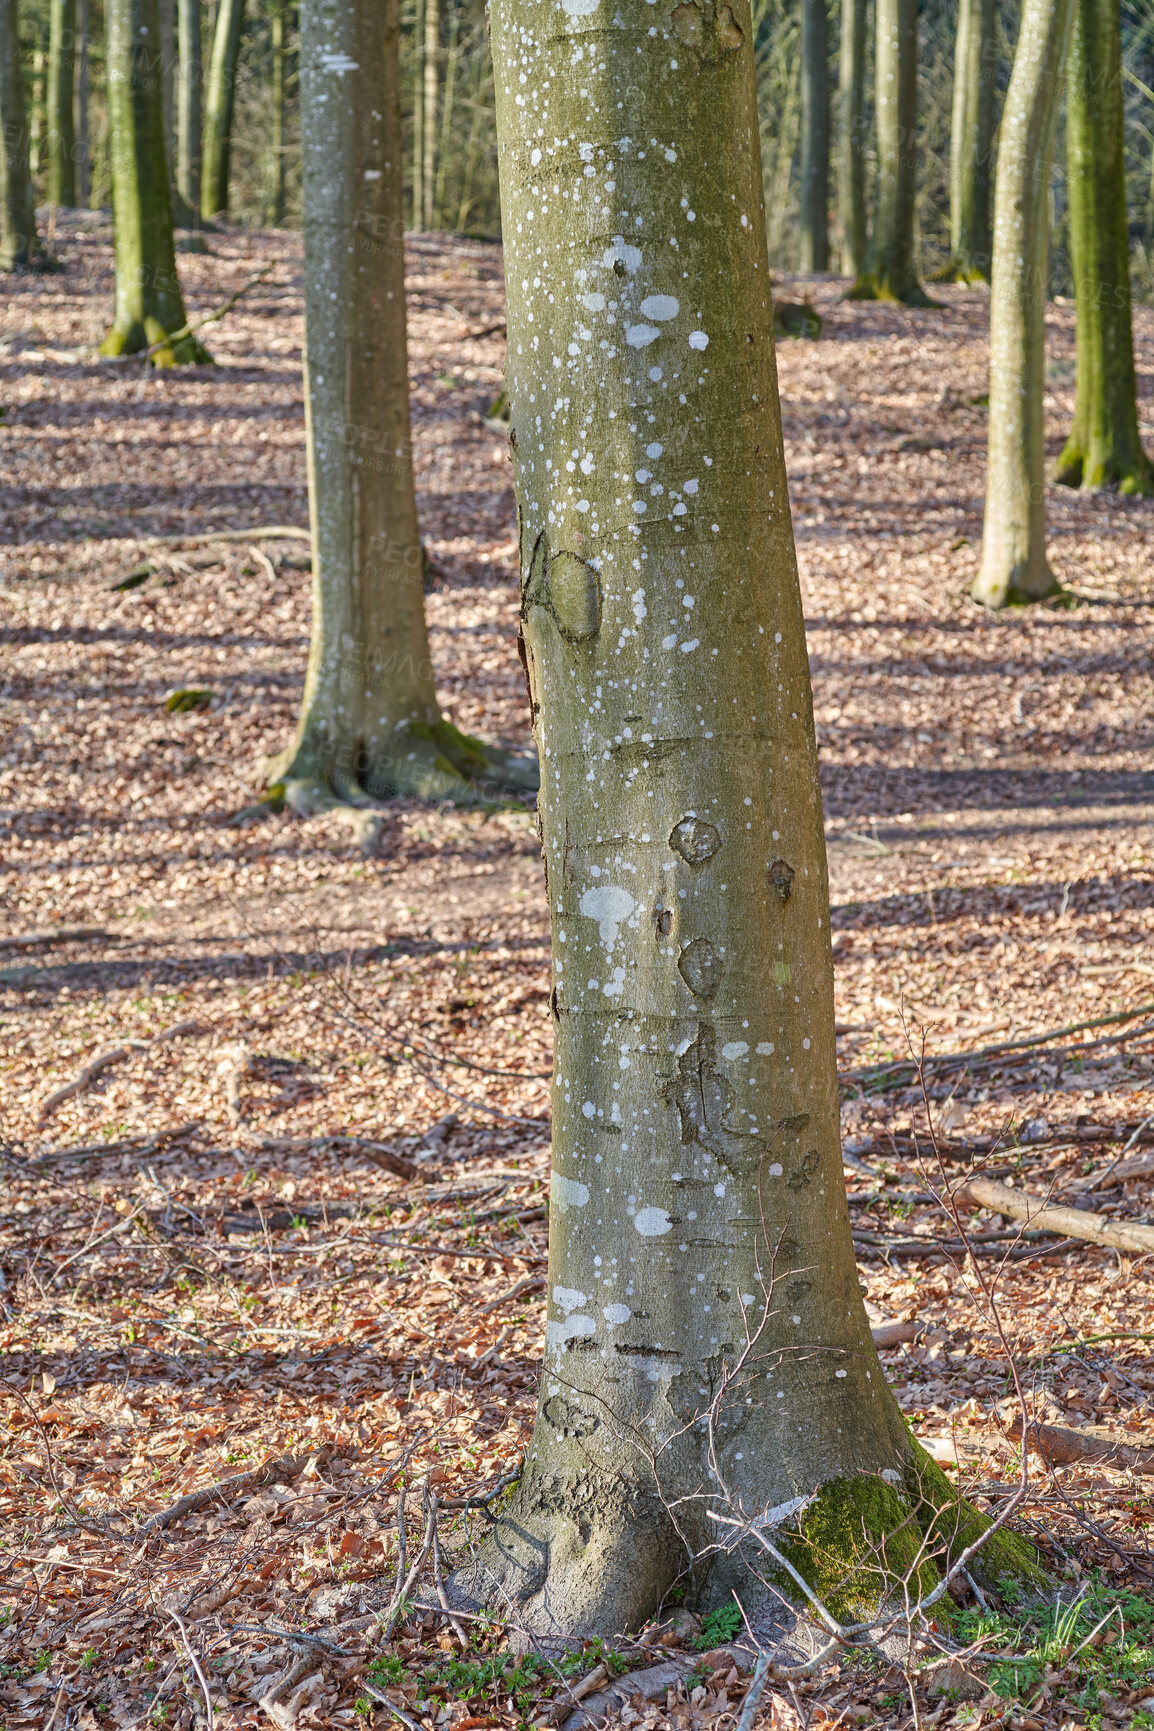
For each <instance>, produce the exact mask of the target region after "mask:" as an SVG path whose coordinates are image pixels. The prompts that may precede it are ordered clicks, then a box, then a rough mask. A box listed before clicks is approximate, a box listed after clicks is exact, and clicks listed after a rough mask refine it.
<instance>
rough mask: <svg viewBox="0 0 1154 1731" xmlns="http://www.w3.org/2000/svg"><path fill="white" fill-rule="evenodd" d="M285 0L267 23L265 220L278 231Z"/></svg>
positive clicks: (281, 205)
mask: <svg viewBox="0 0 1154 1731" xmlns="http://www.w3.org/2000/svg"><path fill="white" fill-rule="evenodd" d="M287 13H288V5H287V0H272V15H271V17H270V20H269V24H270V32H271V36H272V140H271V146H270V156H271V160H270V162H269V193H268V200H267V202H266V206H265V221H266V223H268V224H269V226H270V227H272V228H281V227H282V226H283V224H284V213H285V161H284V106H285V23H286V17H287Z"/></svg>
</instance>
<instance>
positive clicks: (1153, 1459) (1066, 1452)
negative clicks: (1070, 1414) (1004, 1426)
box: [1006, 1418, 1154, 1473]
mask: <svg viewBox="0 0 1154 1731" xmlns="http://www.w3.org/2000/svg"><path fill="white" fill-rule="evenodd" d="M1022 1428H1023V1427H1022V1421H1021V1419H1020V1418H1016V1419H1015V1420H1014V1422H1013V1423H1012V1424H1011V1425H1010V1426H1009V1428H1008V1430H1007V1431H1006V1435H1007V1436H1008V1437H1009V1438H1010V1439H1011V1441H1013V1442H1018V1441H1020V1440H1021V1436H1022ZM1026 1444H1027V1447H1029V1448H1032V1449H1033V1451H1034V1453H1035V1454H1037V1455H1041V1457H1042V1459H1043V1460H1044V1461H1045V1462H1046V1463H1047V1465H1049V1466H1067V1465H1069V1464H1070V1463H1071V1462H1072V1461H1094V1462H1096V1464H1097V1465H1098V1466H1107V1467H1109V1466H1113V1467H1129V1468H1130V1470H1131V1471H1132V1472H1136V1473H1154V1448H1135V1447H1134V1446H1133V1444H1132V1443H1126V1442H1122V1441H1121V1439H1120V1438H1118V1437H1116V1436H1109V1435H1107V1436H1102V1435H1099V1434H1098V1433H1096V1432H1094V1431H1083V1430H1068V1429H1067V1428H1066V1426H1065V1425H1060V1424H1037V1423H1034V1422H1031V1423H1030V1425H1029V1426H1028V1427H1027V1429H1026Z"/></svg>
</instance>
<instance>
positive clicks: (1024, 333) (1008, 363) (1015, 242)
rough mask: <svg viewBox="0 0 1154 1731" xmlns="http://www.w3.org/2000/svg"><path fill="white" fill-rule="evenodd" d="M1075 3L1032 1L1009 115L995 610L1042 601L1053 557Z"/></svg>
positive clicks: (995, 388)
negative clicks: (1049, 400) (1065, 148)
mask: <svg viewBox="0 0 1154 1731" xmlns="http://www.w3.org/2000/svg"><path fill="white" fill-rule="evenodd" d="M1072 15H1073V0H1024V5H1023V7H1022V23H1021V28H1020V30H1019V32H1018V46H1017V48H1016V50H1015V53H1014V70H1013V72H1012V74H1011V76H1010V87H1009V89H1008V91H1007V92H1006V105H1005V108H1004V109H1003V111H1002V127H1001V133H1000V136H999V141H998V174H997V185H996V190H995V195H994V274H993V282H992V286H991V290H990V418H989V426H990V432H989V456H988V459H987V464H986V510H985V520H984V523H983V526H982V562H981V566H980V568H979V570H978V575H977V578H976V579H975V582H974V586H973V596H974V599H975V601H980V602H982V604H983V605H984V606H986V607H995V608H997V607H1005V606H1006V605H1007V603H1008V602H1022V601H1037V600H1041V599H1042V598H1043V597H1045V596H1047V595H1053V594H1054V593H1055V592H1056V591H1057V589H1058V582H1057V580H1056V578H1055V576H1054V573H1053V572H1052V571H1051V569H1050V562H1049V559H1048V558H1047V557H1046V485H1045V462H1046V445H1045V412H1044V409H1043V402H1042V397H1043V390H1044V386H1045V371H1046V287H1047V283H1046V277H1047V261H1048V252H1049V206H1050V167H1051V162H1052V158H1053V151H1054V126H1055V123H1056V120H1057V115H1058V102H1059V98H1060V96H1061V84H1062V68H1063V65H1064V63H1065V59H1066V45H1067V42H1068V40H1069V35H1070V21H1071V17H1072Z"/></svg>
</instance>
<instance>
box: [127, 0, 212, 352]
mask: <svg viewBox="0 0 1154 1731" xmlns="http://www.w3.org/2000/svg"><path fill="white" fill-rule="evenodd" d="M105 23H106V28H107V32H108V119H109V129H110V137H111V151H112V212H113V224H114V232H115V252H116V316H115V319H114V322H113V326H112V329H111V331H110V332H109V333H108V335H107V337H106V338H105V339H104V341H103V343H102V344H101V345H100V352H101V354H104V355H123V354H135V353H136V352H137V351H138V350H139V349H143V348H147V347H149V346H150V345H151V344H152V343H157V342H160V341H162V340H163V339H164V338H165V337H166V336H168V335H169V334H170V333H171V332H174V331H178V330H180V329H181V328H182V327H183V325H184V324H185V322H186V319H185V311H184V301H183V298H182V296H181V292H180V282H179V279H178V278H177V274H176V255H175V253H174V251H173V244H172V206H171V204H170V203H169V195H168V164H167V160H166V156H165V149H164V121H163V114H162V109H161V93H160V80H159V78H158V77H157V63H158V44H159V37H160V17H159V12H158V8H157V0H106V6H105ZM208 358H209V357H208V355H207V353H206V351H205V350H204V349H203V348H202V347H201V345H200V343H198V342H197V341H196V339H195V338H185V339H184V340H183V341H182V342H180V343H178V344H176V345H175V346H174V347H171V348H164V349H161V350H160V351H159V353H158V354H157V355H156V356H155V363H156V365H157V366H162V367H163V366H172V365H173V364H174V362H177V361H190V362H199V361H205V360H207V359H208Z"/></svg>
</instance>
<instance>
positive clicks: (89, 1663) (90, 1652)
mask: <svg viewBox="0 0 1154 1731" xmlns="http://www.w3.org/2000/svg"><path fill="white" fill-rule="evenodd" d="M99 1657H100V1654H99V1653H98V1652H97V1650H96V1648H95V1647H89V1648H88V1649H87V1650H86V1652H85V1654H84V1657H83V1658H82V1659H81V1661H80V1663H81V1665H83V1667H84V1669H85V1670H86V1671H91V1669H92V1667H93V1665H95V1663H96V1661H97V1659H99Z"/></svg>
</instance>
